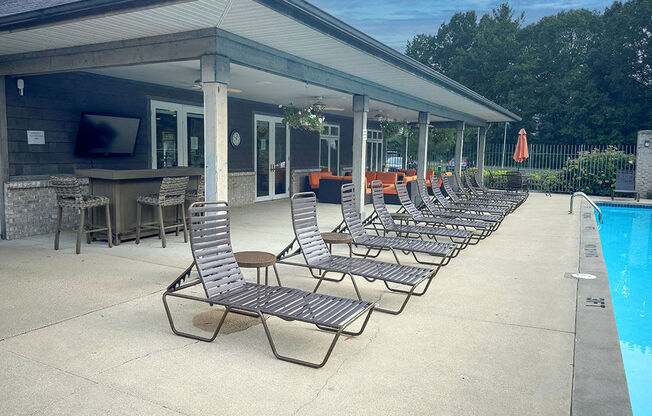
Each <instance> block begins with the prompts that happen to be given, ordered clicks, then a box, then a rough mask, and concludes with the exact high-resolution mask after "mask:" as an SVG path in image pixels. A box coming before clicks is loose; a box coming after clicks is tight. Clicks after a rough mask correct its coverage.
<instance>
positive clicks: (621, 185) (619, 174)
mask: <svg viewBox="0 0 652 416" xmlns="http://www.w3.org/2000/svg"><path fill="white" fill-rule="evenodd" d="M615 189H616V192H618V191H625V192H634V191H635V189H636V176H635V172H634V171H631V170H619V171H616V188H615Z"/></svg>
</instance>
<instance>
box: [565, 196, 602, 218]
mask: <svg viewBox="0 0 652 416" xmlns="http://www.w3.org/2000/svg"><path fill="white" fill-rule="evenodd" d="M576 196H581V197H584V199H586V200H587V201H589V204H591V206H592V207H593V209H595V210H596V211H598V221H600V224H602V210H601V209H600V207H598V206H597V205H596V204H595V202H593V201H592V200H591V198H589V196H588V195H587V194H585V193H584V192H575V193H574V194H573V195H572V196H571V199H570V210H569V211H568V213H569V214H572V213H573V199H575V197H576Z"/></svg>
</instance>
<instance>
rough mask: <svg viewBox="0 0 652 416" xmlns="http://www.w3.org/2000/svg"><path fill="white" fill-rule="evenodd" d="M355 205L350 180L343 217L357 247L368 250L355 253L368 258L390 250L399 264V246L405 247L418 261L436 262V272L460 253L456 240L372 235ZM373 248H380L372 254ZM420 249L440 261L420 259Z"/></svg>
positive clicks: (344, 188)
mask: <svg viewBox="0 0 652 416" xmlns="http://www.w3.org/2000/svg"><path fill="white" fill-rule="evenodd" d="M355 207H356V205H355V192H354V187H353V184H352V183H347V184H345V185H342V217H344V222H345V223H346V228H347V229H348V230H349V233H350V234H351V237H352V238H353V244H354V245H355V246H356V247H360V246H362V247H365V248H367V252H366V253H364V254H358V253H355V252H353V254H355V255H358V256H362V257H365V258H368V257H373V258H376V257H378V256H379V255H380V253H381V252H383V251H386V250H389V251H391V252H392V254H393V255H394V258H395V259H396V262H397V263H398V264H400V263H401V262H400V261H399V259H398V256H397V255H396V251H397V250H398V251H402V252H403V253H404V254H412V256H413V257H414V260H415V261H416V262H417V263H421V264H428V265H430V266H436V269H435V272H437V271H439V269H440V268H441V267H443V266H446V265H447V264H448V263H449V262H450V259H451V258H453V257H456V256H457V254H458V253H459V249H457V247H456V246H455V244H451V243H439V242H436V241H424V240H417V239H415V238H403V237H389V236H381V235H369V234H368V233H367V231H366V230H365V228H364V225H362V221H360V216H359V215H358V211H357V210H356V208H355ZM372 250H378V253H376V254H375V255H370V253H371V251H372ZM417 253H420V254H425V255H427V256H431V257H438V258H439V261H437V262H430V261H423V260H419V258H418V257H417Z"/></svg>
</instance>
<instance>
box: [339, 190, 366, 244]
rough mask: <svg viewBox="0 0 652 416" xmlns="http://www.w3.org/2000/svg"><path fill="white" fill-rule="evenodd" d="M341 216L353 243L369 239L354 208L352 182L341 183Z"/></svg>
mask: <svg viewBox="0 0 652 416" xmlns="http://www.w3.org/2000/svg"><path fill="white" fill-rule="evenodd" d="M341 194H342V217H343V218H344V222H345V223H346V228H348V230H349V233H351V237H352V238H353V241H354V242H355V243H358V244H359V243H363V242H365V241H367V240H369V234H367V231H365V229H364V225H362V221H360V215H359V214H358V210H357V208H356V204H355V202H356V199H355V187H354V185H353V184H352V183H345V184H344V185H342V190H341Z"/></svg>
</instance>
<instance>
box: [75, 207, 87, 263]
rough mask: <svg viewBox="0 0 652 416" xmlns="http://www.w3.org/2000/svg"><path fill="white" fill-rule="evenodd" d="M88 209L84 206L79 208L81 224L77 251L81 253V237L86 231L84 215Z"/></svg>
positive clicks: (78, 232) (78, 229)
mask: <svg viewBox="0 0 652 416" xmlns="http://www.w3.org/2000/svg"><path fill="white" fill-rule="evenodd" d="M85 212H86V210H85V209H84V208H80V209H79V226H78V227H77V249H76V253H77V254H79V252H80V251H81V238H82V233H83V232H84V215H85Z"/></svg>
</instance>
